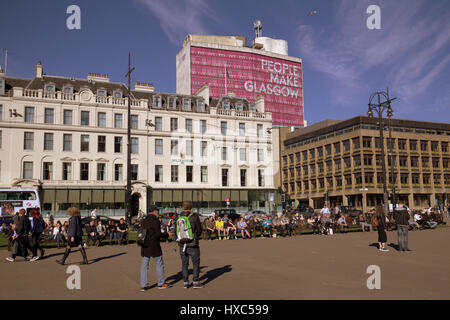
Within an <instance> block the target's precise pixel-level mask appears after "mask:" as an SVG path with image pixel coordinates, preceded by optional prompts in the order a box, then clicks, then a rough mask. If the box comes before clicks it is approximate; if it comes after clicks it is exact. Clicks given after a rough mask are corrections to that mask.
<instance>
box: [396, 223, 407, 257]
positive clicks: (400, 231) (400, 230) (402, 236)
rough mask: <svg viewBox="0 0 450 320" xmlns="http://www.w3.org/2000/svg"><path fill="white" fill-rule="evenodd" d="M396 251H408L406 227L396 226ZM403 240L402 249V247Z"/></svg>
mask: <svg viewBox="0 0 450 320" xmlns="http://www.w3.org/2000/svg"><path fill="white" fill-rule="evenodd" d="M397 235H398V249H399V250H400V251H401V250H408V226H397ZM402 240H403V247H402Z"/></svg>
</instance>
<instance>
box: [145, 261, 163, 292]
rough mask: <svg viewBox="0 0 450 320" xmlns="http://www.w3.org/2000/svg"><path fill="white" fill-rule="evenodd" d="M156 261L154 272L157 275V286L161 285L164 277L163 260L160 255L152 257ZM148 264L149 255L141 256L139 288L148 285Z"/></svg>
mask: <svg viewBox="0 0 450 320" xmlns="http://www.w3.org/2000/svg"><path fill="white" fill-rule="evenodd" d="M153 259H154V260H155V263H156V274H157V276H158V286H162V285H163V284H164V282H165V281H166V279H165V278H164V261H163V258H162V256H159V257H153ZM149 264H150V258H149V257H142V264H141V288H144V287H146V286H147V285H148V265H149Z"/></svg>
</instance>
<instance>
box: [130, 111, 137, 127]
mask: <svg viewBox="0 0 450 320" xmlns="http://www.w3.org/2000/svg"><path fill="white" fill-rule="evenodd" d="M131 129H139V116H138V115H137V114H132V115H131Z"/></svg>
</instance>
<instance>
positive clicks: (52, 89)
mask: <svg viewBox="0 0 450 320" xmlns="http://www.w3.org/2000/svg"><path fill="white" fill-rule="evenodd" d="M44 90H45V91H47V92H55V85H54V84H53V83H47V84H46V85H45V87H44Z"/></svg>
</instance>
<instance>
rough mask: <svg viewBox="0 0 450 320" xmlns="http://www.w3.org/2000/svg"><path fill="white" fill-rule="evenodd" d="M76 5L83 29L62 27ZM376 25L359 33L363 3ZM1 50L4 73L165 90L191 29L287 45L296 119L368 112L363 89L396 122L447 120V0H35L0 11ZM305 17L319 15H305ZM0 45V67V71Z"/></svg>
mask: <svg viewBox="0 0 450 320" xmlns="http://www.w3.org/2000/svg"><path fill="white" fill-rule="evenodd" d="M72 4H76V5H78V6H79V7H80V9H81V30H68V29H67V27H66V19H67V18H68V16H69V15H68V14H66V9H67V7H68V6H69V5H72ZM374 4H375V5H379V6H380V8H381V27H382V28H381V30H369V29H368V28H367V26H366V20H367V18H368V17H369V14H367V13H366V9H367V7H368V6H369V5H374ZM0 6H1V7H0V30H2V32H1V33H0V49H2V48H8V51H9V54H8V70H7V73H8V75H9V76H17V77H32V76H33V75H34V67H35V65H36V63H37V61H38V60H41V61H42V63H43V65H44V72H45V73H46V74H49V75H61V76H75V77H79V78H85V77H86V75H87V73H88V72H96V73H107V74H108V75H109V76H110V78H111V80H112V81H122V82H125V78H124V74H125V73H126V68H127V56H128V52H129V51H131V53H132V65H133V66H135V67H136V71H135V72H134V74H133V75H134V79H133V80H134V81H141V82H151V83H153V84H154V85H155V87H156V90H158V91H164V92H175V87H176V79H175V55H176V53H177V52H178V51H179V50H180V49H181V46H182V43H183V39H184V37H185V36H186V35H187V34H189V33H193V34H215V35H243V36H247V42H248V43H250V41H252V39H253V38H254V31H253V21H254V20H255V19H260V20H262V22H263V29H262V34H263V36H268V37H273V38H277V39H285V40H287V41H288V43H289V55H291V56H296V57H300V58H302V59H303V66H304V70H303V77H304V97H305V118H306V119H307V120H308V123H309V124H312V123H316V122H318V121H321V120H324V119H329V118H332V119H346V118H349V117H352V116H355V115H361V114H365V113H366V112H367V103H368V99H369V96H370V94H371V93H373V92H375V91H378V90H384V89H385V88H386V87H387V86H389V89H390V93H391V96H395V97H397V100H396V101H395V102H394V103H393V109H394V117H396V118H402V119H413V120H423V121H438V122H447V123H448V122H450V121H449V118H450V20H449V17H450V1H449V0H395V1H394V0H389V1H388V0H385V1H380V0H321V1H317V0H303V1H299V0H279V1H256V0H241V1H235V0H229V1H224V0H185V1H181V0H127V1H125V0H115V1H107V0H85V1H76V0H72V1H65V0H53V1H50V0H40V1H31V0H29V1H23V0H15V1H9V2H7V4H6V3H5V2H3V3H2V4H1V5H0ZM311 10H317V12H318V13H317V14H315V15H312V16H307V13H308V12H309V11H311ZM3 58H4V57H3V50H2V52H1V55H0V65H2V66H3V63H4V62H3V61H4V59H3Z"/></svg>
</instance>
